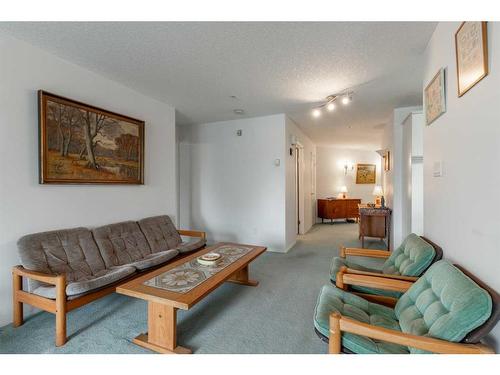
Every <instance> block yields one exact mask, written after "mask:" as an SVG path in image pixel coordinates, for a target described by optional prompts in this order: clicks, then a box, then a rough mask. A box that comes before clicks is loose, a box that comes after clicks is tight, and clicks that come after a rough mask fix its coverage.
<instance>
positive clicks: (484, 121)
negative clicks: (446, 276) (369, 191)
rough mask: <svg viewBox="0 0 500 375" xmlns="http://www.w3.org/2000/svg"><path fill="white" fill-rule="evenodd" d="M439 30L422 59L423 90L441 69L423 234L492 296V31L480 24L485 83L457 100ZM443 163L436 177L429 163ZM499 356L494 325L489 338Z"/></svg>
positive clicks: (497, 131)
mask: <svg viewBox="0 0 500 375" xmlns="http://www.w3.org/2000/svg"><path fill="white" fill-rule="evenodd" d="M459 25H460V24H459V23H458V22H452V23H440V24H438V26H437V28H436V31H435V32H434V34H433V36H432V38H431V40H430V42H429V45H428V46H427V49H426V52H425V60H426V67H425V75H424V81H423V85H422V86H423V87H425V86H426V85H427V83H428V82H429V81H430V79H431V78H432V77H433V76H434V74H436V72H437V71H438V69H440V68H446V70H447V71H446V93H447V112H446V113H445V114H443V115H442V116H441V117H440V118H438V119H437V120H436V121H435V122H433V123H432V124H431V125H430V126H427V127H425V130H424V181H425V183H424V201H425V203H424V204H425V206H424V218H425V219H424V231H425V235H426V236H428V237H429V238H430V239H432V240H433V241H435V242H436V243H437V244H439V245H440V246H442V247H443V251H444V254H445V256H446V257H447V258H449V259H451V260H452V261H453V262H457V263H459V264H461V265H463V266H464V267H465V268H467V269H468V270H469V271H471V272H472V273H474V274H476V275H478V276H479V277H480V278H481V279H482V280H483V281H484V282H486V283H487V284H489V285H490V286H491V287H492V288H494V289H496V290H497V291H500V276H499V265H500V251H499V244H500V216H499V214H498V213H499V212H500V201H499V200H498V198H497V197H498V188H499V186H500V173H498V165H499V163H500V126H499V124H500V111H499V110H498V103H500V90H499V89H498V88H499V87H500V46H499V44H498V41H499V40H500V24H498V23H496V22H490V23H488V47H489V68H490V69H489V71H490V73H489V75H488V76H487V77H486V78H484V79H483V80H482V81H481V82H479V83H478V84H477V85H476V86H474V87H473V88H472V89H471V90H470V91H469V92H467V93H466V94H465V95H464V96H462V97H461V98H458V97H457V78H456V63H455V41H454V35H455V32H456V31H457V29H458V27H459ZM436 161H442V162H443V171H444V176H443V177H433V173H432V171H433V163H434V162H436ZM493 337H494V340H495V341H496V347H497V351H498V350H499V349H500V345H499V343H500V325H497V326H496V328H495V329H494V331H493Z"/></svg>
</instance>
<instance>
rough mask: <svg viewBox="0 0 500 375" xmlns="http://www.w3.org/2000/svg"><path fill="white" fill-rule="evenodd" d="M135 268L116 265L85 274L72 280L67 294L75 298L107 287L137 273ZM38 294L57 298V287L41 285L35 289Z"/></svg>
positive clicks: (68, 285) (69, 297)
mask: <svg viewBox="0 0 500 375" xmlns="http://www.w3.org/2000/svg"><path fill="white" fill-rule="evenodd" d="M135 271H136V270H135V268H134V267H130V266H122V267H116V268H114V269H110V270H102V271H99V272H97V273H96V274H95V275H92V276H85V277H82V278H80V279H79V280H78V281H75V282H70V283H68V284H67V286H66V295H67V297H68V299H73V298H75V297H78V296H80V295H82V294H85V293H88V292H91V291H94V290H96V289H99V288H102V287H105V286H106V285H109V284H112V283H114V282H116V281H119V280H121V279H124V278H126V277H127V276H130V275H132V274H133V273H135ZM33 293H34V294H37V295H39V296H41V297H45V298H51V299H55V298H56V287H55V286H52V285H45V284H44V285H41V286H39V287H37V288H35V289H34V290H33Z"/></svg>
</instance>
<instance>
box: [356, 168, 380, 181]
mask: <svg viewBox="0 0 500 375" xmlns="http://www.w3.org/2000/svg"><path fill="white" fill-rule="evenodd" d="M376 172H377V166H376V165H375V164H357V165H356V183H357V184H374V183H375V178H376Z"/></svg>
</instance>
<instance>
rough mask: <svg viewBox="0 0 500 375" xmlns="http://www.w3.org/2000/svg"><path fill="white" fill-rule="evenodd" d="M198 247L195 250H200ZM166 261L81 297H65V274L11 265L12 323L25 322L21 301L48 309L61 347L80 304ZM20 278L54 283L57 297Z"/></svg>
mask: <svg viewBox="0 0 500 375" xmlns="http://www.w3.org/2000/svg"><path fill="white" fill-rule="evenodd" d="M177 232H178V233H179V234H180V235H181V236H186V237H199V238H201V239H206V233H205V232H202V231H195V230H182V229H180V230H178V231H177ZM200 250H201V249H199V250H197V251H200ZM190 254H192V252H190V253H187V254H185V255H184V254H181V256H180V257H183V256H187V255H190ZM180 257H179V256H177V257H175V258H174V259H175V260H178V259H180ZM164 265H165V264H161V265H158V266H156V267H152V268H149V269H147V270H145V271H142V272H138V273H135V274H133V275H131V276H129V277H127V278H124V279H122V280H120V281H117V282H115V283H112V284H109V285H107V286H105V287H103V288H100V289H97V290H95V291H93V292H90V293H87V294H84V295H82V296H80V297H77V298H74V299H71V300H68V299H67V296H66V275H65V274H60V275H51V274H45V273H41V272H36V271H30V270H28V269H26V268H24V267H23V266H20V265H18V266H14V267H13V268H12V299H13V301H12V302H13V304H12V305H13V311H12V315H13V325H14V327H19V326H21V325H22V324H23V323H24V316H23V304H28V305H31V306H34V307H36V308H39V309H41V310H44V311H47V312H49V313H52V314H55V316H56V337H55V341H56V346H62V345H64V344H65V343H66V341H67V337H66V314H67V313H68V312H70V311H72V310H75V309H77V308H79V307H81V306H83V305H86V304H88V303H90V302H93V301H95V300H97V299H99V298H101V297H104V296H106V295H108V294H111V293H114V292H115V291H116V288H117V287H118V286H120V285H122V284H124V283H126V282H128V281H130V280H133V279H135V278H137V277H140V276H144V274H146V273H148V272H151V271H154V270H155V269H157V268H159V267H163V266H164ZM23 277H24V278H27V279H31V280H36V281H40V282H42V283H46V284H50V285H54V286H55V288H56V298H55V299H50V298H45V297H41V296H39V295H36V294H34V293H30V292H27V291H25V290H23Z"/></svg>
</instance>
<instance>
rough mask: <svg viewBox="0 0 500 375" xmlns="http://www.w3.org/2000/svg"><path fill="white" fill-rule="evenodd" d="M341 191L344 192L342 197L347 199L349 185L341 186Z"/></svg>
mask: <svg viewBox="0 0 500 375" xmlns="http://www.w3.org/2000/svg"><path fill="white" fill-rule="evenodd" d="M339 191H340V193H341V194H342V199H346V198H347V195H346V194H347V186H341V187H340V190H339Z"/></svg>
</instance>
